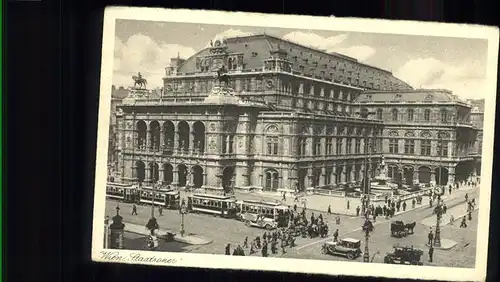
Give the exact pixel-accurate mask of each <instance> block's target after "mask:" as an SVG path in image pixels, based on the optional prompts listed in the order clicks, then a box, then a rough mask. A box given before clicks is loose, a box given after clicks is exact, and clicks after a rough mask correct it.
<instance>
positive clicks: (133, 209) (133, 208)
mask: <svg viewBox="0 0 500 282" xmlns="http://www.w3.org/2000/svg"><path fill="white" fill-rule="evenodd" d="M132 215H138V214H137V206H136V205H135V204H133V205H132Z"/></svg>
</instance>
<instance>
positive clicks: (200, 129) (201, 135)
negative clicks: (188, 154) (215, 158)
mask: <svg viewBox="0 0 500 282" xmlns="http://www.w3.org/2000/svg"><path fill="white" fill-rule="evenodd" d="M193 135H194V136H193V137H194V138H193V140H194V144H193V145H194V151H195V152H200V153H203V152H204V151H205V125H204V124H203V122H201V121H197V122H195V123H194V124H193Z"/></svg>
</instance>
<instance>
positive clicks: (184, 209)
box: [180, 202, 187, 237]
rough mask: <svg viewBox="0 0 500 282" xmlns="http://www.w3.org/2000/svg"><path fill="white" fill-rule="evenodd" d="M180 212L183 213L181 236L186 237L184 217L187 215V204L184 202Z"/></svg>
mask: <svg viewBox="0 0 500 282" xmlns="http://www.w3.org/2000/svg"><path fill="white" fill-rule="evenodd" d="M180 212H181V236H182V237H184V233H185V232H186V231H185V230H184V215H185V214H186V213H187V210H186V203H184V202H182V205H181V210H180Z"/></svg>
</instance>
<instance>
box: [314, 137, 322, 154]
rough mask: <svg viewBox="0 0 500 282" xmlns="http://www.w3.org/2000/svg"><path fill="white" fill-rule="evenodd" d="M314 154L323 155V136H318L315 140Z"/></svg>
mask: <svg viewBox="0 0 500 282" xmlns="http://www.w3.org/2000/svg"><path fill="white" fill-rule="evenodd" d="M313 155H314V156H317V155H321V138H319V137H317V138H316V140H315V142H314V150H313Z"/></svg>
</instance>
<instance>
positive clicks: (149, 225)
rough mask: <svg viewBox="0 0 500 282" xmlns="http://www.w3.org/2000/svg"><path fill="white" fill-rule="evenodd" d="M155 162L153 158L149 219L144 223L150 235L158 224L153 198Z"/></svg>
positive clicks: (157, 227) (154, 195)
mask: <svg viewBox="0 0 500 282" xmlns="http://www.w3.org/2000/svg"><path fill="white" fill-rule="evenodd" d="M154 164H156V161H155V159H154V158H153V165H152V166H151V172H152V174H153V176H152V177H153V181H152V182H151V188H152V189H151V190H152V193H153V194H152V195H151V218H150V219H149V221H148V223H147V224H146V228H147V229H148V230H149V231H150V232H151V235H154V232H155V230H156V229H159V228H160V226H159V225H158V221H157V220H156V218H155V198H156V190H155V180H156V171H155V168H156V167H155V166H154Z"/></svg>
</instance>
